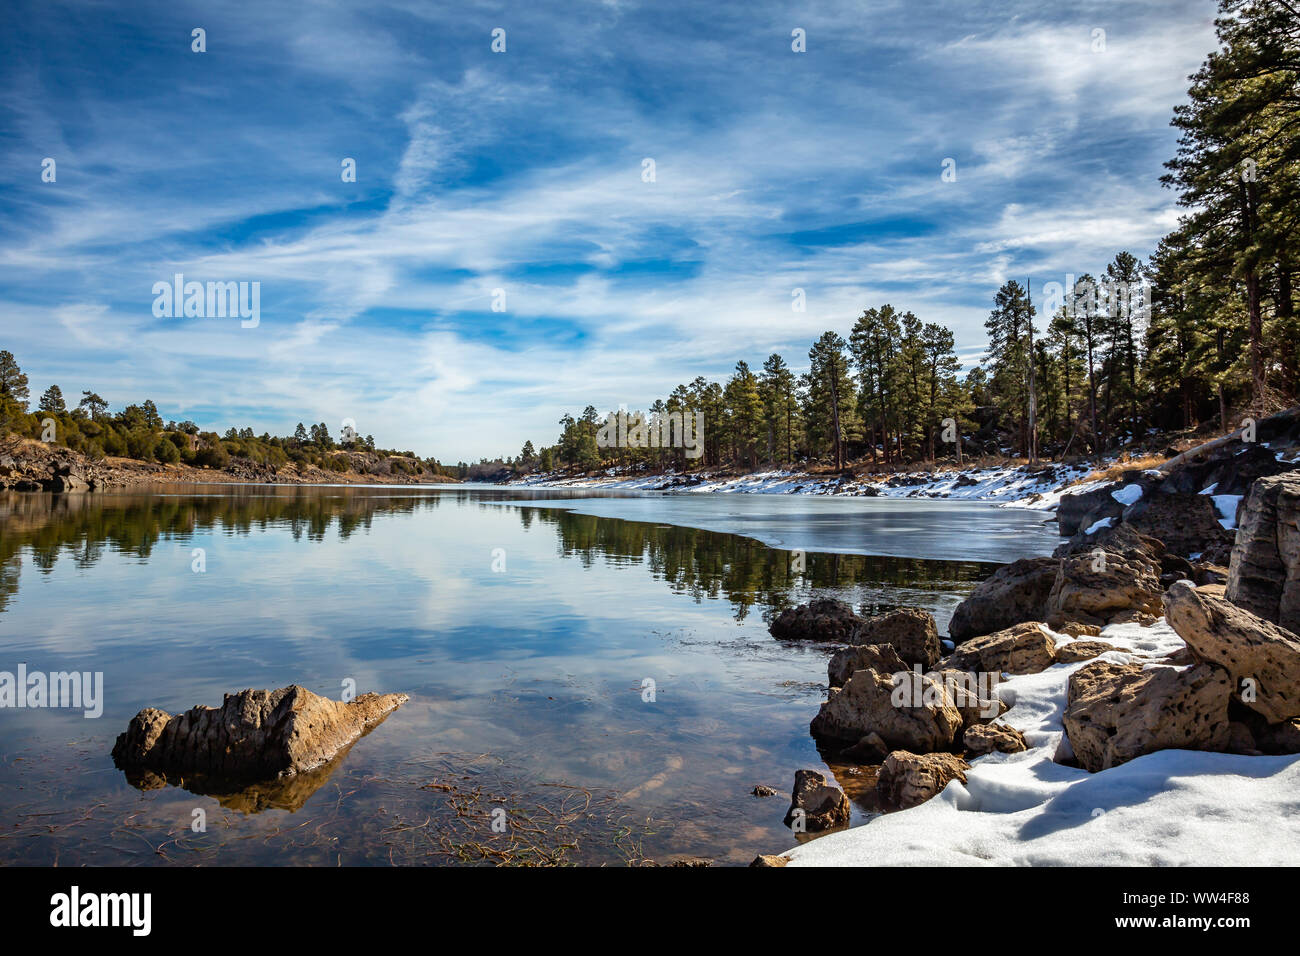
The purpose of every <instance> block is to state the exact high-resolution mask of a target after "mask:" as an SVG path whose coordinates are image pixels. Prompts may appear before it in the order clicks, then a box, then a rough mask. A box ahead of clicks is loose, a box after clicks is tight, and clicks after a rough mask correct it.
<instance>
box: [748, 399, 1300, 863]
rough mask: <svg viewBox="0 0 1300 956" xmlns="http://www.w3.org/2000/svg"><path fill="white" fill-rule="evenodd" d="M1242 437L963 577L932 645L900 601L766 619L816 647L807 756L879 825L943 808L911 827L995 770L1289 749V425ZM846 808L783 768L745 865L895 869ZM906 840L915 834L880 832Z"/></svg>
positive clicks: (1097, 491)
mask: <svg viewBox="0 0 1300 956" xmlns="http://www.w3.org/2000/svg"><path fill="white" fill-rule="evenodd" d="M1273 424H1274V425H1276V424H1277V423H1276V422H1275V423H1273ZM1261 438H1268V439H1269V440H1270V442H1271V443H1270V444H1252V443H1245V442H1241V441H1229V442H1225V443H1221V444H1220V445H1219V446H1218V447H1216V448H1215V449H1214V451H1213V453H1212V454H1209V455H1206V456H1204V457H1202V458H1200V459H1197V458H1196V457H1195V456H1192V457H1191V458H1190V459H1185V460H1184V461H1182V462H1180V463H1179V464H1178V465H1177V467H1174V468H1171V469H1169V470H1168V471H1144V472H1138V473H1133V474H1128V475H1124V476H1122V477H1121V478H1120V480H1118V481H1116V482H1112V483H1108V484H1106V485H1104V486H1101V487H1096V488H1089V489H1086V490H1084V491H1083V492H1082V493H1080V494H1077V495H1074V496H1069V495H1067V496H1064V497H1063V498H1062V499H1061V504H1060V507H1059V508H1058V510H1057V521H1058V525H1059V528H1060V530H1061V533H1062V535H1063V536H1065V535H1069V536H1070V537H1069V538H1068V540H1066V541H1064V542H1063V543H1062V544H1061V546H1060V547H1059V548H1057V550H1056V552H1055V553H1054V554H1053V556H1052V557H1049V558H1032V559H1025V560H1021V561H1016V562H1013V563H1012V564H1010V565H1007V566H1004V567H1002V568H1000V569H998V571H996V572H995V573H994V574H993V575H991V576H990V577H989V578H987V579H986V580H985V581H983V582H981V583H980V584H979V585H978V586H977V587H976V588H975V589H974V591H973V592H972V593H971V594H970V595H969V596H968V597H967V599H966V600H965V601H963V602H962V604H961V605H959V607H958V608H957V610H956V612H955V613H954V616H953V618H952V621H951V624H950V628H949V631H950V633H949V636H950V638H951V640H949V641H946V642H941V641H940V639H939V635H938V633H937V630H936V628H935V624H934V621H933V619H932V618H930V615H928V614H927V613H925V612H924V611H920V610H918V609H914V608H907V609H902V610H899V611H894V612H892V613H890V614H887V615H880V616H876V617H868V618H863V617H859V616H858V615H857V614H856V613H855V612H854V611H853V609H852V608H851V607H850V606H849V605H847V604H845V603H843V602H841V601H836V600H824V599H823V600H814V601H812V602H810V603H809V604H806V605H801V606H799V607H797V608H792V609H789V610H787V611H785V612H783V613H782V614H781V615H780V616H778V617H777V618H776V619H775V620H774V621H773V622H772V624H771V628H770V629H771V633H772V635H773V637H774V638H777V639H779V640H787V641H788V640H799V641H809V642H816V643H821V644H829V645H832V646H833V647H834V648H836V649H834V650H833V651H832V655H831V657H830V659H829V661H828V668H827V683H828V694H827V699H826V701H825V702H824V703H823V704H822V705H821V707H820V709H819V711H818V713H817V714H816V715H815V716H814V717H813V719H812V721H811V723H810V727H809V730H810V733H811V734H812V736H813V737H814V738H815V739H816V740H817V742H818V745H819V749H820V750H821V751H822V752H823V753H827V754H831V755H833V756H834V757H836V758H837V760H838V761H841V762H847V763H850V764H856V765H857V766H859V768H860V769H861V771H862V772H864V773H870V774H874V775H875V780H876V793H877V796H878V798H879V801H880V804H881V806H882V807H883V808H884V811H885V813H886V814H887V815H888V816H891V817H892V816H894V815H895V814H897V815H898V816H899V817H902V818H906V817H907V813H899V811H909V812H916V811H914V810H913V809H912V808H920V807H921V805H923V804H925V805H927V806H928V805H929V802H930V801H935V798H936V797H939V796H940V795H943V801H944V804H945V805H944V807H943V808H942V810H936V811H934V812H933V813H928V814H927V815H926V816H925V821H926V824H925V827H929V828H931V829H932V828H933V821H934V819H935V817H936V814H940V815H942V813H944V812H948V813H949V815H951V812H952V811H953V810H955V809H957V808H959V807H961V806H968V805H970V802H971V800H975V801H976V802H977V803H978V802H979V800H980V799H981V798H980V797H978V796H973V795H972V792H971V791H970V790H969V789H968V785H971V786H974V785H975V783H984V784H985V786H988V787H992V788H993V790H994V792H996V791H997V786H994V785H993V784H991V783H985V781H984V779H983V778H985V777H986V778H988V779H990V780H991V779H992V778H993V777H994V776H995V775H996V774H1001V776H998V777H997V779H998V780H1002V779H1003V778H1005V777H1007V776H1010V775H1011V774H1013V773H1014V772H1015V771H1014V768H1015V765H1016V761H1021V762H1023V763H1025V764H1027V765H1028V764H1032V765H1033V766H1034V767H1036V768H1037V767H1041V766H1045V765H1047V764H1049V763H1050V764H1052V765H1055V766H1059V767H1062V768H1071V769H1072V770H1074V771H1076V772H1084V773H1085V776H1086V775H1101V776H1104V775H1106V774H1112V773H1116V772H1117V770H1116V768H1120V767H1122V765H1124V764H1127V763H1129V762H1130V761H1133V760H1136V759H1137V758H1139V757H1143V756H1145V755H1151V754H1156V753H1158V752H1160V751H1168V750H1177V751H1194V752H1201V753H1207V754H1209V753H1217V754H1231V755H1237V756H1241V757H1249V758H1252V759H1255V758H1259V759H1266V758H1270V757H1276V756H1285V755H1293V754H1297V753H1300V636H1297V631H1298V630H1300V462H1297V461H1296V460H1295V458H1296V456H1295V448H1296V438H1297V436H1296V434H1295V421H1294V418H1292V419H1291V420H1290V421H1289V423H1288V427H1287V428H1273V429H1272V430H1271V431H1270V432H1267V433H1265V434H1264V435H1261ZM940 649H942V650H943V651H946V655H945V656H940ZM1021 687H1025V688H1032V689H1033V691H1034V693H1033V694H1032V695H1030V694H1028V693H1024V692H1020V691H1019V688H1021ZM1022 700H1023V701H1024V703H1022ZM1044 705H1046V706H1044ZM1026 708H1028V709H1026ZM1022 711H1023V719H1022ZM990 762H991V763H990ZM995 771H996V774H995ZM1039 772H1040V773H1042V772H1043V771H1039ZM971 773H975V774H976V776H977V777H980V778H981V779H980V780H978V781H973V780H971V779H968V776H969V775H970V774H971ZM1072 779H1073V778H1072ZM1125 779H1126V780H1127V779H1128V778H1127V776H1125ZM1076 782H1078V781H1076ZM1079 785H1081V782H1079ZM952 786H955V787H956V788H957V789H956V790H955V791H953V790H951V789H950V788H951V787H952ZM998 786H1002V784H999V785H998ZM977 791H978V788H977ZM950 794H955V795H952V796H950ZM935 802H938V801H935ZM850 809H851V805H850V802H849V799H848V797H847V796H846V794H845V792H844V791H843V790H841V789H839V788H837V787H835V786H834V785H832V784H830V783H828V781H827V780H826V779H825V777H824V776H823V775H822V774H821V773H820V772H818V771H815V770H801V771H799V773H798V774H796V778H795V782H794V787H793V790H792V792H791V800H790V807H789V810H788V811H787V813H786V817H785V819H786V823H787V825H788V826H790V827H791V829H792V830H793V831H794V832H795V833H796V834H797V835H799V838H800V840H801V846H799V847H798V848H796V849H795V850H793V851H787V853H785V854H782V855H777V856H766V855H765V856H760V857H758V858H757V859H756V860H755V861H754V864H753V865H755V866H784V865H786V864H787V863H799V864H801V865H802V864H805V863H806V864H810V865H820V864H826V863H834V862H845V861H848V860H851V861H853V862H854V863H855V864H860V863H862V862H865V861H879V862H882V863H883V862H898V861H897V860H896V859H894V857H893V856H892V855H891V853H892V851H884V850H882V849H881V846H880V844H879V840H880V839H882V837H874V834H875V833H876V832H877V831H884V830H885V829H886V828H884V827H880V826H876V829H874V830H873V825H876V824H877V821H878V820H883V819H885V818H884V817H880V818H876V819H873V820H871V821H868V823H867V824H865V825H864V826H862V827H857V828H853V829H847V828H846V827H847V824H848V822H849V817H850ZM1022 812H1024V811H1022ZM1096 812H1102V811H1101V810H1100V809H1099V810H1097V811H1096ZM1089 819H1090V818H1087V817H1080V818H1079V819H1078V821H1077V824H1076V825H1077V826H1086V825H1087V824H1088V823H1089ZM982 822H983V821H982ZM950 823H951V822H950ZM956 826H958V824H957V823H951V827H953V828H955V827H956ZM918 828H920V829H922V830H923V832H925V833H926V835H927V837H928V836H929V834H930V832H931V830H927V829H925V828H924V827H921V824H919V823H918V824H917V826H916V827H912V828H910V829H909V828H908V826H907V824H906V823H905V822H899V823H898V825H897V826H894V825H893V824H892V823H891V825H890V826H889V827H888V829H889V831H890V832H899V831H901V832H905V833H908V834H912V833H913V832H915V831H916V830H917V829H918ZM836 831H838V832H836ZM815 834H830V835H828V836H826V837H824V838H821V837H819V838H818V839H817V840H814V841H809V836H811V835H815ZM873 837H874V838H873ZM823 839H824V840H825V841H826V842H825V843H823ZM936 852H937V853H938V854H939V855H942V853H943V852H947V851H946V850H945V851H938V850H936Z"/></svg>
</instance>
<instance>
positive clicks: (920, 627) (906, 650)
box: [849, 607, 940, 670]
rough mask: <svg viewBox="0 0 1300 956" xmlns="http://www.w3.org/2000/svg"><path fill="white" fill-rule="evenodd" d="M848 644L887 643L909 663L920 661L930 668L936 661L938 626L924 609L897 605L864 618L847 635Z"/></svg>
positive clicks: (937, 659) (925, 667)
mask: <svg viewBox="0 0 1300 956" xmlns="http://www.w3.org/2000/svg"><path fill="white" fill-rule="evenodd" d="M849 643H851V644H888V645H889V646H891V647H892V648H893V649H894V650H895V651H897V652H898V656H899V657H901V658H902V659H903V661H904V663H906V664H907V666H908V667H911V666H912V665H913V664H919V665H920V666H921V667H922V669H924V670H929V669H930V668H931V667H933V666H934V665H935V664H937V663H938V662H939V657H940V651H939V629H938V628H937V627H935V625H934V618H933V617H932V616H931V615H930V614H929V612H927V611H922V610H921V609H920V608H916V607H904V608H899V609H898V610H897V611H891V612H890V613H888V614H879V615H877V616H875V617H870V618H867V619H866V620H865V621H863V622H862V623H861V624H859V625H858V627H857V629H856V630H854V632H853V634H852V636H851V637H850V638H849Z"/></svg>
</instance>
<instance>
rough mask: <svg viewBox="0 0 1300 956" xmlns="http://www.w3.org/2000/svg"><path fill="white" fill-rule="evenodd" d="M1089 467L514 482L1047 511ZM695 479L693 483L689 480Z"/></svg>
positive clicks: (612, 475) (610, 474) (1084, 487)
mask: <svg viewBox="0 0 1300 956" xmlns="http://www.w3.org/2000/svg"><path fill="white" fill-rule="evenodd" d="M1092 470H1093V469H1092V466H1090V465H1084V466H1066V465H1047V466H1043V467H1041V468H1037V469H1032V470H1031V469H1029V468H1028V467H1026V466H1021V465H1007V466H1003V467H998V468H980V469H975V468H972V469H966V470H962V471H940V472H925V471H918V472H906V473H900V474H896V475H892V476H890V477H888V478H876V479H860V480H859V479H840V478H826V477H814V476H810V475H807V474H803V473H801V472H795V471H788V470H780V471H764V472H756V473H754V474H750V475H742V476H740V477H725V478H715V477H712V476H709V475H707V474H701V475H699V476H698V478H699V479H700V480H699V483H697V484H686V483H684V482H683V483H681V484H678V482H679V481H683V476H679V475H636V476H628V475H625V474H622V473H620V472H619V471H617V470H616V469H610V470H609V471H607V472H606V473H605V474H604V475H599V476H590V475H586V476H582V477H578V478H572V477H566V476H564V475H562V474H560V473H558V472H557V473H552V474H548V475H534V476H530V477H528V478H524V479H521V480H519V481H517V482H513V484H517V485H524V486H528V487H534V488H603V489H610V490H616V489H624V490H632V491H673V492H682V493H690V492H720V493H728V494H760V495H790V494H799V495H833V496H839V497H860V496H863V495H871V494H872V492H873V491H874V496H875V497H881V498H951V499H958V500H967V501H990V502H996V503H999V504H1006V505H1016V506H1020V507H1029V508H1037V509H1041V510H1050V509H1052V508H1055V507H1056V505H1057V503H1058V502H1059V501H1060V499H1061V495H1063V494H1065V493H1066V492H1067V489H1068V492H1069V493H1071V494H1073V493H1075V492H1081V491H1090V490H1091V489H1093V488H1096V487H1100V485H1101V484H1103V482H1086V483H1081V484H1077V485H1073V484H1072V483H1073V482H1077V481H1080V479H1082V478H1083V477H1085V476H1086V475H1088V474H1089V473H1090V472H1091V471H1092ZM691 480H694V479H691Z"/></svg>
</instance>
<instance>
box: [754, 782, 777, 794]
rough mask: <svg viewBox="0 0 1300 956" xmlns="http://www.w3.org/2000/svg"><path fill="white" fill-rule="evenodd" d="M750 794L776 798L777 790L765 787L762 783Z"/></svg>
mask: <svg viewBox="0 0 1300 956" xmlns="http://www.w3.org/2000/svg"><path fill="white" fill-rule="evenodd" d="M749 792H750V793H752V794H753V795H754V796H756V797H775V796H776V788H775V787H768V786H764V785H763V784H761V783H760V784H759V785H758V786H757V787H755V788H754V789H753V790H751V791H749Z"/></svg>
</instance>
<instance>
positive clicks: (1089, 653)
mask: <svg viewBox="0 0 1300 956" xmlns="http://www.w3.org/2000/svg"><path fill="white" fill-rule="evenodd" d="M1127 650H1128V648H1126V647H1117V646H1115V645H1114V644H1110V643H1107V642H1106V641H1070V642H1069V643H1068V644H1057V645H1056V663H1058V664H1077V663H1078V662H1079V661H1090V660H1092V659H1093V658H1094V657H1096V656H1097V655H1098V654H1105V653H1106V652H1107V651H1127Z"/></svg>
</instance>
